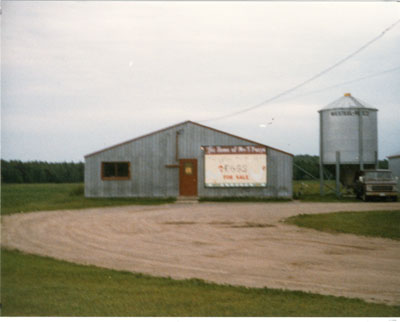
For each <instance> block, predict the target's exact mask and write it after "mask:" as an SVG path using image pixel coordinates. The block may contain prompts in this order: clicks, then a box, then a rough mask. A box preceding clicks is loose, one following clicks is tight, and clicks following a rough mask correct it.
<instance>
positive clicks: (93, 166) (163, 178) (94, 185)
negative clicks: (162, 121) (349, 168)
mask: <svg viewBox="0 0 400 322" xmlns="http://www.w3.org/2000/svg"><path fill="white" fill-rule="evenodd" d="M181 129H183V132H182V133H181V134H180V135H179V158H180V159H197V163H198V195H199V197H224V196H254V197H281V198H291V197H292V176H293V173H292V170H293V157H292V156H290V155H288V154H285V153H282V152H279V151H276V150H273V149H267V187H265V188H206V187H205V186H204V152H203V151H202V150H201V149H200V147H201V146H207V145H252V144H251V143H250V142H248V141H245V140H242V139H240V138H236V137H233V136H230V135H227V134H224V133H220V132H218V131H214V130H212V129H208V128H205V127H202V126H198V125H196V124H193V123H185V124H182V125H180V126H176V127H172V128H169V129H166V130H164V131H161V132H157V133H154V134H152V135H149V136H145V137H143V138H140V139H137V140H135V141H131V142H128V143H125V144H122V145H119V146H117V147H114V148H111V149H109V150H106V151H103V152H100V153H97V154H94V155H92V156H89V157H87V158H86V160H85V196H87V197H176V196H178V195H179V169H178V168H166V167H165V165H167V164H168V165H171V164H177V163H178V161H176V159H175V140H176V131H178V130H181ZM107 161H111V162H112V161H114V162H116V161H129V162H130V164H131V179H130V180H122V181H103V180H102V179H101V175H100V171H101V162H107Z"/></svg>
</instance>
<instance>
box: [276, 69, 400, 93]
mask: <svg viewBox="0 0 400 322" xmlns="http://www.w3.org/2000/svg"><path fill="white" fill-rule="evenodd" d="M397 70H400V66H397V67H395V68H391V69H387V70H384V71H381V72H378V73H375V74H369V75H366V76H363V77H359V78H356V79H353V80H350V81H347V82H343V83H338V84H335V85H331V86H328V87H324V88H321V89H317V90H315V91H310V92H305V93H302V94H298V95H295V96H292V97H288V98H286V99H284V100H292V99H294V98H297V97H302V96H307V95H311V94H316V93H320V92H323V91H326V90H328V89H332V88H335V87H339V86H343V85H348V84H353V83H356V82H360V81H362V80H364V79H368V78H373V77H378V76H380V75H383V74H387V73H392V72H395V71H397Z"/></svg>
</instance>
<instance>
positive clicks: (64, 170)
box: [1, 160, 84, 183]
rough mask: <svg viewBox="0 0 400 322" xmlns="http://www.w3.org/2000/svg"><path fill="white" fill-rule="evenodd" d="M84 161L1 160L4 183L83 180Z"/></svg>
mask: <svg viewBox="0 0 400 322" xmlns="http://www.w3.org/2000/svg"><path fill="white" fill-rule="evenodd" d="M83 173H84V163H83V162H78V163H74V162H54V163H52V162H43V161H28V162H22V161H18V160H11V161H6V160H1V181H2V182H4V183H70V182H83Z"/></svg>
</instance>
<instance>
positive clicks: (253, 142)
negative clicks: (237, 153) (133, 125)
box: [85, 121, 293, 158]
mask: <svg viewBox="0 0 400 322" xmlns="http://www.w3.org/2000/svg"><path fill="white" fill-rule="evenodd" d="M187 123H191V124H194V125H196V126H201V127H203V128H206V129H209V130H212V131H216V132H218V133H222V134H226V135H229V136H232V137H234V138H237V139H240V140H243V141H247V142H249V143H252V144H257V145H261V146H265V147H266V148H269V149H272V150H275V151H278V152H281V153H285V154H287V155H290V156H293V154H291V153H289V152H285V151H282V150H279V149H275V148H273V147H270V146H268V145H265V144H262V143H259V142H255V141H252V140H248V139H245V138H242V137H240V136H237V135H234V134H231V133H227V132H224V131H220V130H217V129H214V128H212V127H209V126H205V125H202V124H199V123H196V122H193V121H185V122H181V123H178V124H174V125H171V126H168V127H166V128H163V129H160V130H157V131H154V132H151V133H148V134H145V135H142V136H139V137H136V138H133V139H130V140H128V141H124V142H121V143H118V144H115V145H112V146H109V147H108V148H105V149H102V150H99V151H96V152H93V153H89V154H87V155H85V158H87V157H91V156H92V155H95V154H98V153H101V152H104V151H107V150H110V149H113V148H116V147H118V146H121V145H124V144H127V143H131V142H133V141H136V140H139V139H142V138H144V137H147V136H150V135H153V134H156V133H159V132H162V131H165V130H169V129H171V128H174V127H178V126H181V125H184V124H187Z"/></svg>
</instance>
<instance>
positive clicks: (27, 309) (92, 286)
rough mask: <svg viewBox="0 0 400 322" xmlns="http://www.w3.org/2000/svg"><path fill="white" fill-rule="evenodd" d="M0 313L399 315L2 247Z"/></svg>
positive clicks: (378, 307) (343, 301) (395, 310)
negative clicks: (83, 262)
mask: <svg viewBox="0 0 400 322" xmlns="http://www.w3.org/2000/svg"><path fill="white" fill-rule="evenodd" d="M1 265H2V283H1V294H2V315H3V316H66V317H69V316H105V317H106V316H153V317H155V316H181V317H186V316H194V317H195V316H216V317H220V316H221V317H222V316H230V317H234V316H243V317H245V316H254V317H255V316H270V317H273V316H275V317H276V316H278V317H279V316H281V317H286V316H287V317H289V316H298V317H304V316H317V317H322V316H329V317H341V316H346V317H352V316H355V317H357V316H358V317H373V316H374V317H385V316H392V317H395V316H400V307H395V306H387V305H383V304H371V303H366V302H364V301H362V300H358V299H347V298H343V297H334V296H323V295H316V294H310V293H304V292H298V291H282V290H272V289H266V288H264V289H254V288H245V287H233V286H223V285H216V284H211V283H205V282H203V281H200V280H184V281H175V280H172V279H169V278H157V277H150V276H146V275H142V274H132V273H128V272H119V271H113V270H107V269H102V268H97V267H93V266H81V265H76V264H72V263H67V262H63V261H58V260H54V259H50V258H45V257H40V256H34V255H26V254H22V253H20V252H17V251H10V250H4V249H3V250H2V264H1Z"/></svg>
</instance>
